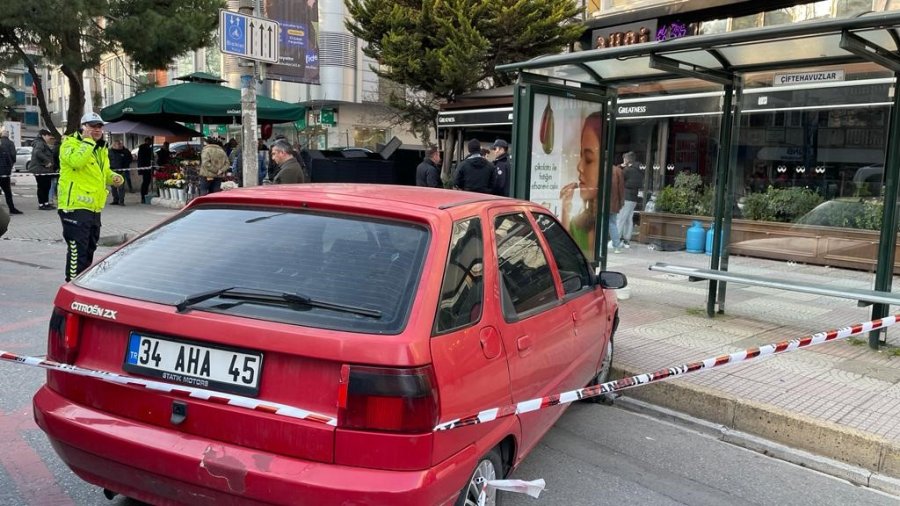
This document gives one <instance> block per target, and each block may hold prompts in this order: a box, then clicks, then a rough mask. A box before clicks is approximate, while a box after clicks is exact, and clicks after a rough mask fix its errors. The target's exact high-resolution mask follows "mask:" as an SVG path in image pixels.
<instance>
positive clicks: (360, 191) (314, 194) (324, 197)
mask: <svg viewBox="0 0 900 506" xmlns="http://www.w3.org/2000/svg"><path fill="white" fill-rule="evenodd" d="M224 201H227V202H229V203H231V204H251V205H252V204H266V203H272V202H273V201H275V202H277V201H281V202H284V201H288V202H290V203H300V202H303V201H315V202H322V203H329V202H330V203H334V204H339V205H341V206H348V207H356V208H360V209H365V208H378V207H377V205H378V203H379V202H382V203H383V202H385V201H388V202H390V203H391V208H390V209H391V210H393V211H395V212H398V213H401V214H407V215H411V216H417V215H419V216H420V215H422V214H430V215H435V214H440V213H441V212H442V211H449V210H452V209H464V210H468V208H470V207H472V206H475V207H478V206H483V205H491V204H504V203H505V204H510V203H513V204H515V203H518V204H529V205H531V203H530V202H523V201H518V200H514V199H509V198H506V197H499V196H496V195H489V194H484V193H473V192H464V191H459V190H444V189H440V188H423V187H419V186H405V185H384V184H362V183H307V184H296V185H267V186H262V187H253V188H238V189H234V190H229V191H227V192H217V193H214V194H210V195H209V196H207V197H204V198H202V199H198V200H196V201H194V202H197V203H198V204H199V203H214V202H224ZM190 207H193V206H190Z"/></svg>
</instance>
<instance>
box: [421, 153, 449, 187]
mask: <svg viewBox="0 0 900 506" xmlns="http://www.w3.org/2000/svg"><path fill="white" fill-rule="evenodd" d="M440 167H441V152H440V151H439V150H438V148H437V146H431V147H429V148H428V149H426V150H425V159H424V160H422V163H420V164H419V166H418V167H416V186H427V187H429V188H442V187H443V186H444V185H442V184H441V168H440Z"/></svg>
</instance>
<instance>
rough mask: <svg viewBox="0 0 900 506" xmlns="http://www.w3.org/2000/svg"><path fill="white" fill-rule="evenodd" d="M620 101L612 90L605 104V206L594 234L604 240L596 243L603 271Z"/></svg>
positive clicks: (602, 207)
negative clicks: (617, 111) (618, 104)
mask: <svg viewBox="0 0 900 506" xmlns="http://www.w3.org/2000/svg"><path fill="white" fill-rule="evenodd" d="M618 100H619V95H618V93H617V92H616V91H615V90H610V91H609V94H608V95H607V100H606V103H605V104H603V106H604V107H606V115H605V116H606V138H605V139H604V141H603V142H604V143H605V147H606V149H605V151H606V152H605V154H604V158H603V160H605V163H604V164H603V171H602V172H601V174H603V205H602V206H601V208H600V219H599V220H598V223H597V231H596V232H595V233H594V237H599V238H601V239H602V240H601V241H595V244H594V255H595V257H597V256H599V258H600V270H601V271H605V270H606V261H607V257H608V256H609V248H608V243H609V208H610V203H611V202H610V199H611V198H612V180H613V165H615V163H616V110H617V107H616V104H617V103H618ZM597 242H599V244H597ZM598 246H599V247H598Z"/></svg>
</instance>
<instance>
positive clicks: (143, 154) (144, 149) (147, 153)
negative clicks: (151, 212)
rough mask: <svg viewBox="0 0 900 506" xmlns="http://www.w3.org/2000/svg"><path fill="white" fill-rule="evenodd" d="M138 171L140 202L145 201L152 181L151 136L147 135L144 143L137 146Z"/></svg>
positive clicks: (143, 202) (144, 202)
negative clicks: (139, 174) (139, 176)
mask: <svg viewBox="0 0 900 506" xmlns="http://www.w3.org/2000/svg"><path fill="white" fill-rule="evenodd" d="M137 159H138V161H137V165H138V172H140V173H141V203H142V204H146V203H147V199H146V197H147V194H148V193H150V182H151V181H153V138H152V137H147V138H145V139H144V143H143V144H141V145H140V146H138V152H137Z"/></svg>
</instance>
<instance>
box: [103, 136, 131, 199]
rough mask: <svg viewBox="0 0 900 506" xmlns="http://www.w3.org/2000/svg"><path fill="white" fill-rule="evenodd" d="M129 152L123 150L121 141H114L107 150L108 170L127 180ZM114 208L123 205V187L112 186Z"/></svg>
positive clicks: (129, 160)
mask: <svg viewBox="0 0 900 506" xmlns="http://www.w3.org/2000/svg"><path fill="white" fill-rule="evenodd" d="M131 160H132V157H131V151H128V150H127V149H125V146H124V145H123V144H122V141H116V142H115V143H114V144H113V148H112V149H110V150H109V168H111V169H112V170H114V171H116V173H118V174H119V175H120V176H122V179H124V180H126V181H127V180H128V167H129V166H130V165H131ZM112 196H113V201H112V205H114V206H124V205H125V186H124V185H120V186H113V188H112Z"/></svg>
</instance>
